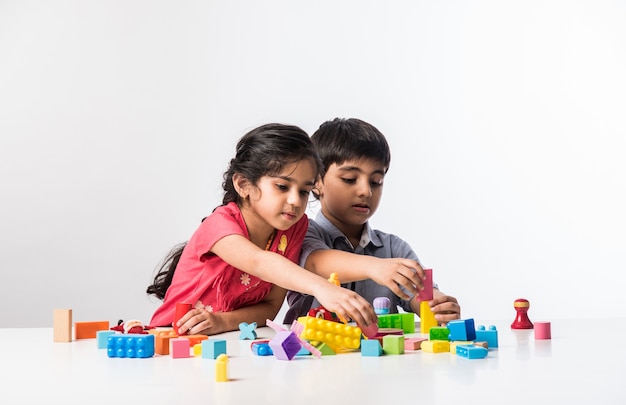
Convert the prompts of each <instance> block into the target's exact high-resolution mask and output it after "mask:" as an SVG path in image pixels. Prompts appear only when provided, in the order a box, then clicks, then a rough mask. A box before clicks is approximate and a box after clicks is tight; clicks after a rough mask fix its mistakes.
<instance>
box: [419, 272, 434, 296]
mask: <svg viewBox="0 0 626 405" xmlns="http://www.w3.org/2000/svg"><path fill="white" fill-rule="evenodd" d="M424 275H425V276H426V277H425V278H424V279H423V280H422V282H423V283H424V289H423V290H420V292H419V295H418V296H417V299H418V300H419V301H430V300H432V299H433V269H424Z"/></svg>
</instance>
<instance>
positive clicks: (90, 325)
mask: <svg viewBox="0 0 626 405" xmlns="http://www.w3.org/2000/svg"><path fill="white" fill-rule="evenodd" d="M99 330H109V321H96V322H76V323H75V324H74V338H75V339H95V338H96V332H98V331H99Z"/></svg>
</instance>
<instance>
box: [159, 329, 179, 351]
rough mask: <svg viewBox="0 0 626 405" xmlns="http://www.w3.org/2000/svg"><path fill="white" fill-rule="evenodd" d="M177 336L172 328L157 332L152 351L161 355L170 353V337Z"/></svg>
mask: <svg viewBox="0 0 626 405" xmlns="http://www.w3.org/2000/svg"><path fill="white" fill-rule="evenodd" d="M177 337H178V335H177V334H176V331H174V330H170V331H164V332H159V333H157V334H156V340H155V342H154V352H155V353H156V354H162V355H168V354H170V339H172V338H177Z"/></svg>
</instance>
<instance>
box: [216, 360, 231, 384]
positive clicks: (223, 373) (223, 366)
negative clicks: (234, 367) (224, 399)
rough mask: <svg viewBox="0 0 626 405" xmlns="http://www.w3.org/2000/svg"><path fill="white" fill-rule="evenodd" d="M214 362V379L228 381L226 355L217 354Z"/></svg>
mask: <svg viewBox="0 0 626 405" xmlns="http://www.w3.org/2000/svg"><path fill="white" fill-rule="evenodd" d="M216 360H217V361H216V362H215V381H216V382H226V381H228V356H227V355H225V354H220V355H219V356H217V359H216Z"/></svg>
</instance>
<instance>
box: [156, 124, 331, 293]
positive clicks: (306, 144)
mask: <svg viewBox="0 0 626 405" xmlns="http://www.w3.org/2000/svg"><path fill="white" fill-rule="evenodd" d="M305 159H311V160H312V161H313V162H314V164H315V168H316V173H315V176H316V178H317V176H319V174H320V172H321V169H322V163H321V161H320V159H319V157H318V155H317V153H316V152H315V149H314V147H313V143H312V142H311V138H309V135H308V134H307V133H306V132H304V131H303V130H302V129H300V128H299V127H297V126H294V125H284V124H266V125H261V126H260V127H258V128H255V129H253V130H251V131H250V132H248V133H247V134H245V135H244V136H243V137H241V139H239V141H238V142H237V148H236V152H235V157H234V158H233V159H231V160H230V163H229V165H228V169H227V170H226V171H225V172H224V181H223V183H222V189H223V190H224V197H223V199H222V204H221V205H222V206H223V205H226V204H228V203H230V202H236V203H237V204H241V202H242V201H241V197H240V196H239V194H238V193H237V191H236V190H235V186H234V184H233V175H234V174H235V173H239V174H241V175H242V176H243V177H245V178H246V179H247V180H248V181H249V182H250V184H252V185H256V184H257V182H258V181H259V179H260V178H261V177H263V176H275V175H277V174H278V173H280V172H281V171H282V170H283V168H284V167H285V166H288V165H290V164H292V163H295V162H298V161H301V160H305ZM185 246H187V242H184V243H181V244H179V245H176V246H175V247H174V248H173V249H172V250H171V251H170V252H169V253H168V255H167V256H166V257H165V259H164V260H163V262H162V263H161V265H160V266H159V267H158V270H157V274H156V276H155V277H154V281H153V283H152V284H151V285H150V286H148V288H147V290H146V293H147V294H152V295H154V296H156V297H157V298H159V299H161V300H162V299H163V298H164V297H165V293H166V292H167V289H168V288H169V286H170V284H172V278H173V277H174V271H175V270H176V266H177V265H178V261H179V260H180V256H181V255H182V253H183V250H184V248H185Z"/></svg>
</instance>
